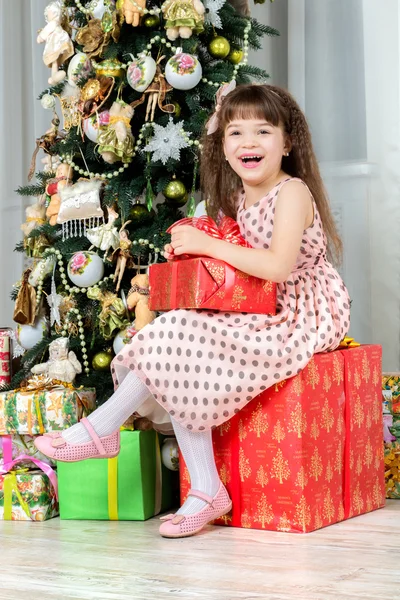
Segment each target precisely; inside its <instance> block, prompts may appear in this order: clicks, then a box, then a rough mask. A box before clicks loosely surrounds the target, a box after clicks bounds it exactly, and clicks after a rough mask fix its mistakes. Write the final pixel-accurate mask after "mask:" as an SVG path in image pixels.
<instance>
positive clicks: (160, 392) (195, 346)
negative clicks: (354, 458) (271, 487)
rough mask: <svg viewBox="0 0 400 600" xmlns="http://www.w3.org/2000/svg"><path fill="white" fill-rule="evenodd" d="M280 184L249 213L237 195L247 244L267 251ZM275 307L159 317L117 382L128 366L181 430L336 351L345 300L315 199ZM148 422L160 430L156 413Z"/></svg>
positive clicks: (203, 424)
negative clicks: (273, 311) (321, 354)
mask: <svg viewBox="0 0 400 600" xmlns="http://www.w3.org/2000/svg"><path fill="white" fill-rule="evenodd" d="M287 181H289V179H287V180H285V181H282V182H280V183H279V184H278V185H277V186H275V187H274V188H273V189H272V190H271V191H270V192H269V193H268V194H267V195H266V196H264V197H263V198H262V199H261V200H259V201H258V202H256V204H253V205H252V206H250V207H249V208H248V209H246V208H245V207H244V197H243V198H242V199H241V201H240V204H239V207H238V214H237V221H238V223H239V226H240V230H241V233H242V235H243V237H244V238H245V239H246V240H247V241H248V242H249V243H250V244H251V245H252V246H253V247H254V248H267V249H268V248H269V245H270V241H271V238H272V230H273V225H274V213H275V203H276V200H277V197H278V194H279V190H280V189H281V187H282V185H284V184H285V183H286V182H287ZM313 202H314V201H313ZM277 303H278V305H277V314H276V315H275V316H268V315H260V314H249V313H235V312H218V311H207V310H192V309H191V310H182V309H177V310H171V311H169V312H167V313H165V314H163V315H161V316H159V317H158V318H157V319H155V320H154V321H153V323H151V324H150V325H147V326H146V327H144V328H143V329H142V330H141V331H140V332H139V333H138V334H137V335H136V336H135V337H134V338H133V339H132V340H131V342H130V343H128V344H127V345H126V346H125V347H124V348H123V349H122V350H121V352H120V353H119V354H118V355H117V356H116V357H115V358H114V360H113V362H112V374H113V378H114V384H115V386H118V385H119V384H120V383H121V382H122V380H123V379H124V377H125V376H126V374H127V373H128V372H129V369H132V370H133V371H134V372H135V373H136V374H137V376H138V377H139V378H140V379H141V380H142V381H143V383H144V384H145V385H146V386H147V387H148V388H149V390H150V393H151V394H152V396H153V398H154V399H155V401H156V402H157V403H158V405H157V409H158V413H159V414H160V407H162V408H163V409H164V410H161V413H162V414H163V415H164V417H165V416H166V417H168V413H169V415H170V416H171V417H173V418H174V419H175V420H177V421H179V422H180V423H181V425H183V426H185V427H187V428H188V429H190V430H192V431H204V430H207V429H210V428H211V429H212V428H214V427H216V426H217V425H220V424H221V423H223V422H224V421H227V420H228V419H230V418H231V417H232V416H233V415H234V414H236V413H237V412H239V411H240V409H241V408H242V407H243V406H245V405H246V404H247V403H248V402H251V400H252V399H253V398H255V397H256V396H257V395H258V394H260V393H261V392H262V391H263V390H265V389H267V388H268V387H270V386H272V385H275V384H276V383H279V382H280V381H282V380H283V379H286V378H288V377H293V376H294V375H296V374H297V373H299V372H300V371H301V370H302V369H304V367H305V366H306V365H307V363H308V361H309V360H310V358H311V357H312V356H313V354H314V353H316V352H323V351H327V350H333V349H335V348H336V347H337V346H338V345H339V343H340V341H341V339H343V337H344V336H345V335H346V334H347V332H348V329H349V324H350V303H349V297H348V293H347V290H346V287H345V286H344V284H343V281H342V279H341V278H340V276H339V274H338V272H337V271H336V270H335V269H334V268H333V267H332V265H331V264H330V263H329V262H328V261H327V258H326V238H325V234H324V232H323V228H322V223H321V218H320V215H319V213H318V210H317V207H316V204H315V202H314V222H313V224H312V225H311V226H310V227H309V228H308V229H307V230H305V231H304V234H303V239H302V245H301V248H300V253H299V256H298V258H297V261H296V264H295V266H294V268H293V271H292V273H291V274H290V276H289V278H288V279H287V281H286V282H284V283H280V284H278V289H277ZM154 399H152V402H153V403H154ZM139 412H140V413H142V411H141V410H140V411H139ZM148 414H149V413H147V416H148ZM153 421H154V423H155V426H156V427H157V418H154V419H153ZM158 421H159V422H161V421H164V423H165V419H164V420H163V419H160V418H159V417H158Z"/></svg>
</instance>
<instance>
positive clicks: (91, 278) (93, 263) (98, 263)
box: [67, 252, 104, 288]
mask: <svg viewBox="0 0 400 600" xmlns="http://www.w3.org/2000/svg"><path fill="white" fill-rule="evenodd" d="M67 271H68V277H69V278H70V280H71V281H72V283H73V284H74V285H77V286H78V287H85V288H86V287H90V286H92V285H95V284H96V283H98V282H99V281H100V279H102V277H103V275H104V263H103V261H102V259H101V258H100V256H98V255H97V254H96V253H95V252H75V254H74V255H73V256H72V258H71V259H70V261H69V263H68V268H67Z"/></svg>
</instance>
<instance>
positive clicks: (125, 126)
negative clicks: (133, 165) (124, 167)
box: [97, 100, 134, 165]
mask: <svg viewBox="0 0 400 600" xmlns="http://www.w3.org/2000/svg"><path fill="white" fill-rule="evenodd" d="M133 113H134V110H133V107H132V106H130V105H129V104H127V103H126V102H124V101H123V100H115V102H114V103H113V104H112V106H111V108H110V120H109V122H108V125H105V126H102V127H101V128H100V133H99V135H98V138H97V143H98V147H97V150H98V152H99V154H101V155H102V157H103V160H104V161H105V162H106V163H108V164H111V165H112V164H114V163H115V162H117V161H122V162H123V163H129V162H131V161H132V158H133V146H134V139H133V136H132V131H131V123H130V121H131V118H132V117H133Z"/></svg>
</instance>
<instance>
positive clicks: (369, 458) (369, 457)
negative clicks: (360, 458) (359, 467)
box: [364, 438, 374, 469]
mask: <svg viewBox="0 0 400 600" xmlns="http://www.w3.org/2000/svg"><path fill="white" fill-rule="evenodd" d="M373 460H374V450H373V448H372V444H371V440H370V439H369V438H368V440H367V443H366V445H365V448H364V464H365V466H366V467H368V469H369V468H370V466H371V465H372V462H373Z"/></svg>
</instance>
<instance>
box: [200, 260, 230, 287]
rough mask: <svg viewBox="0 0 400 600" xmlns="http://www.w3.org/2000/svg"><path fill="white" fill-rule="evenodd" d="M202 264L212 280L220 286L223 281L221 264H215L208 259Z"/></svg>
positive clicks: (223, 274) (223, 271)
mask: <svg viewBox="0 0 400 600" xmlns="http://www.w3.org/2000/svg"><path fill="white" fill-rule="evenodd" d="M204 265H205V267H206V269H207V271H208V272H209V273H210V274H211V276H212V278H213V279H214V281H216V282H217V285H218V286H221V285H222V284H223V283H224V281H225V267H224V266H223V265H221V264H215V263H214V262H210V261H208V260H205V261H204Z"/></svg>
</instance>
